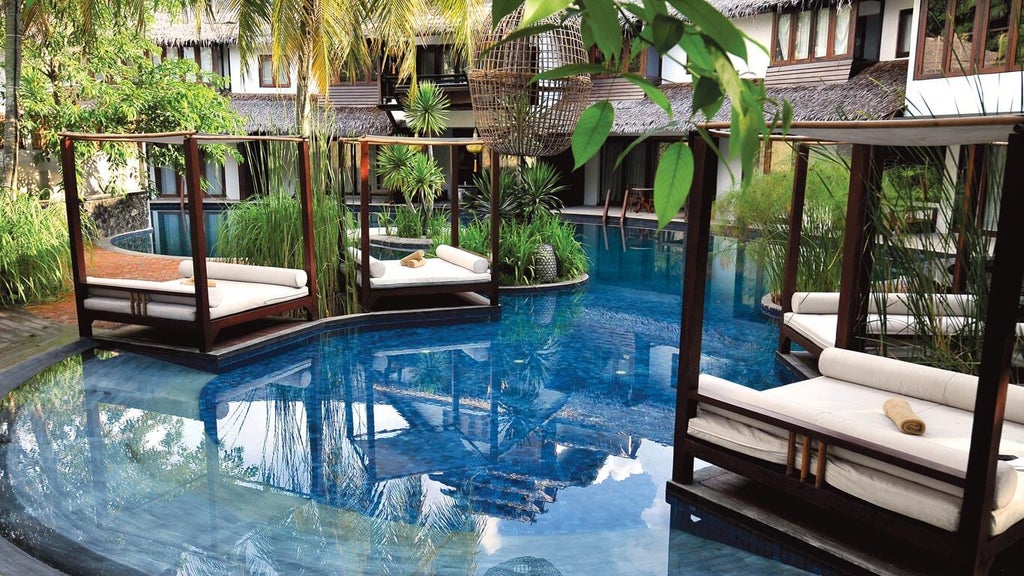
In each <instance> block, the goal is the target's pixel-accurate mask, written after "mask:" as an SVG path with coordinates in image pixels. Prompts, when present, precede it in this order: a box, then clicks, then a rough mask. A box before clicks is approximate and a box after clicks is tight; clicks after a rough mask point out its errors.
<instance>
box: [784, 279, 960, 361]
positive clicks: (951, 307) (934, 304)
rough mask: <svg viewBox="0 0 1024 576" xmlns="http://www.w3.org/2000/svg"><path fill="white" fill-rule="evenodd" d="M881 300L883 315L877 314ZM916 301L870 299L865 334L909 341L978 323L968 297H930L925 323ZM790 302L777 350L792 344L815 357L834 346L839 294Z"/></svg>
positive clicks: (893, 296) (803, 295)
mask: <svg viewBox="0 0 1024 576" xmlns="http://www.w3.org/2000/svg"><path fill="white" fill-rule="evenodd" d="M883 298H884V304H885V313H884V314H882V313H880V309H881V308H882V303H883V300H882V299H883ZM919 298H921V297H920V296H913V295H908V294H902V293H888V294H884V295H879V296H872V297H871V298H870V299H869V301H868V306H869V313H868V317H867V325H866V326H865V330H866V333H867V334H868V335H869V336H871V337H880V336H882V335H884V336H885V337H887V338H913V337H918V336H921V335H923V334H928V333H932V332H936V331H941V332H942V333H943V334H955V333H960V332H963V331H964V330H965V329H967V328H968V327H970V326H972V325H977V323H978V322H977V320H976V316H975V311H974V306H975V300H974V297H973V296H971V295H969V294H932V295H930V301H929V303H928V304H929V308H930V309H931V310H932V311H933V313H932V314H931V315H930V316H929V321H927V322H925V323H922V322H921V319H919V318H918V316H917V315H915V314H914V309H913V307H914V304H912V303H913V302H920V300H919ZM912 299H913V300H912ZM791 302H792V312H787V313H785V314H784V315H783V318H782V326H781V328H780V341H781V342H780V346H779V349H780V350H782V351H784V352H785V351H788V347H789V343H790V341H792V342H796V343H797V344H799V345H800V346H802V347H803V348H804V349H806V350H807V351H808V352H811V353H812V354H814V355H818V354H820V353H821V351H822V350H824V349H826V348H831V347H833V346H835V342H836V331H837V328H838V324H839V316H838V311H839V293H838V292H796V293H794V294H793V298H792V300H791Z"/></svg>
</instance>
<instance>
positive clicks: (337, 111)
mask: <svg viewBox="0 0 1024 576" xmlns="http://www.w3.org/2000/svg"><path fill="white" fill-rule="evenodd" d="M230 97H231V108H233V109H234V111H235V112H237V113H238V115H239V116H241V117H242V118H243V120H244V122H245V131H246V132H247V133H249V134H291V133H294V132H295V97H294V96H290V95H288V96H281V95H276V94H273V95H263V94H232V95H231V96H230ZM313 113H314V115H315V116H314V121H313V123H314V125H317V124H319V125H327V126H329V127H330V128H329V130H330V132H331V135H333V136H338V137H345V138H349V137H355V136H363V135H365V134H375V135H387V134H391V131H392V124H391V121H390V120H388V116H387V113H386V112H384V111H383V110H380V109H379V108H377V107H376V106H324V105H322V104H320V105H318V106H317V108H316V109H315V110H314V112H313Z"/></svg>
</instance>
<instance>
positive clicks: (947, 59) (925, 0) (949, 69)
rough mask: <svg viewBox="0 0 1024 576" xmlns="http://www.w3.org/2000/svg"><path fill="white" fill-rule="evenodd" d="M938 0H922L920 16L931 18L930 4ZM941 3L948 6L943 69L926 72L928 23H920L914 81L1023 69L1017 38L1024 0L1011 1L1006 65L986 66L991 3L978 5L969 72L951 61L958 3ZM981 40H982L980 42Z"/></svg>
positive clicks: (984, 1)
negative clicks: (985, 47)
mask: <svg viewBox="0 0 1024 576" xmlns="http://www.w3.org/2000/svg"><path fill="white" fill-rule="evenodd" d="M935 1H936V0H921V1H920V3H919V4H918V14H921V17H922V18H927V17H928V5H929V3H931V2H935ZM937 1H939V2H945V3H946V22H945V27H944V30H943V32H942V39H943V44H944V48H943V52H942V70H940V71H938V72H924V70H923V67H924V58H923V57H922V56H923V55H924V49H925V39H926V38H927V36H926V32H927V22H924V23H922V22H920V18H919V22H918V26H917V28H918V31H917V46H916V47H915V53H916V55H917V62H916V64H915V66H914V79H915V80H927V79H930V78H948V77H956V76H977V75H981V74H1004V73H1008V72H1019V71H1021V70H1022V69H1024V66H1021V65H1020V64H1018V63H1017V59H1018V58H1019V57H1020V56H1021V55H1020V54H1019V53H1018V48H1019V46H1018V39H1019V37H1020V34H1021V33H1022V30H1021V20H1020V18H1021V5H1022V3H1024V0H1010V15H1009V26H1008V29H1009V30H1008V36H1007V41H1006V44H1007V54H1006V62H1004V63H1003V64H1001V65H999V66H987V67H986V66H984V56H983V54H984V46H985V39H986V38H987V36H988V21H989V10H990V9H991V7H992V3H991V1H990V0H979V1H978V3H977V5H976V6H975V12H974V23H973V28H972V30H971V34H972V37H973V39H974V41H973V44H972V46H971V52H970V54H969V56H968V60H969V61H968V62H967V63H966V64H967V66H966V69H963V68H964V67H963V66H960V65H956V66H954V63H953V62H952V58H953V56H952V45H953V42H952V40H953V20H954V17H955V14H956V2H957V0H937ZM979 39H981V41H979Z"/></svg>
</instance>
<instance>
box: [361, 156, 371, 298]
mask: <svg viewBox="0 0 1024 576" xmlns="http://www.w3.org/2000/svg"><path fill="white" fill-rule="evenodd" d="M359 250H360V251H361V252H362V254H360V258H359V270H360V273H361V275H362V282H360V283H359V300H360V303H361V304H362V306H363V307H364V308H367V309H368V308H369V306H370V143H369V142H367V141H365V140H360V141H359Z"/></svg>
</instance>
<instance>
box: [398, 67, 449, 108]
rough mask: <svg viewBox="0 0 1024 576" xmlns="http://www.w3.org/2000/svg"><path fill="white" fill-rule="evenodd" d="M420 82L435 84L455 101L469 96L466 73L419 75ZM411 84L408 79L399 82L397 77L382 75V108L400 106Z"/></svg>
mask: <svg viewBox="0 0 1024 576" xmlns="http://www.w3.org/2000/svg"><path fill="white" fill-rule="evenodd" d="M416 80H417V81H418V82H433V83H434V84H437V85H438V86H440V87H441V88H444V90H445V93H446V94H447V95H448V97H449V98H451V99H452V100H453V102H454V101H458V100H461V98H460V96H463V95H464V94H463V93H465V95H468V91H469V80H468V78H467V77H466V73H465V72H457V73H455V74H417V75H416ZM410 86H411V83H410V82H409V80H408V79H406V80H402V81H401V82H399V81H398V77H397V76H392V75H382V76H381V77H380V103H381V105H382V106H386V105H390V104H398V103H400V102H401V100H402V99H403V98H405V95H406V94H408V93H409V87H410Z"/></svg>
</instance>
